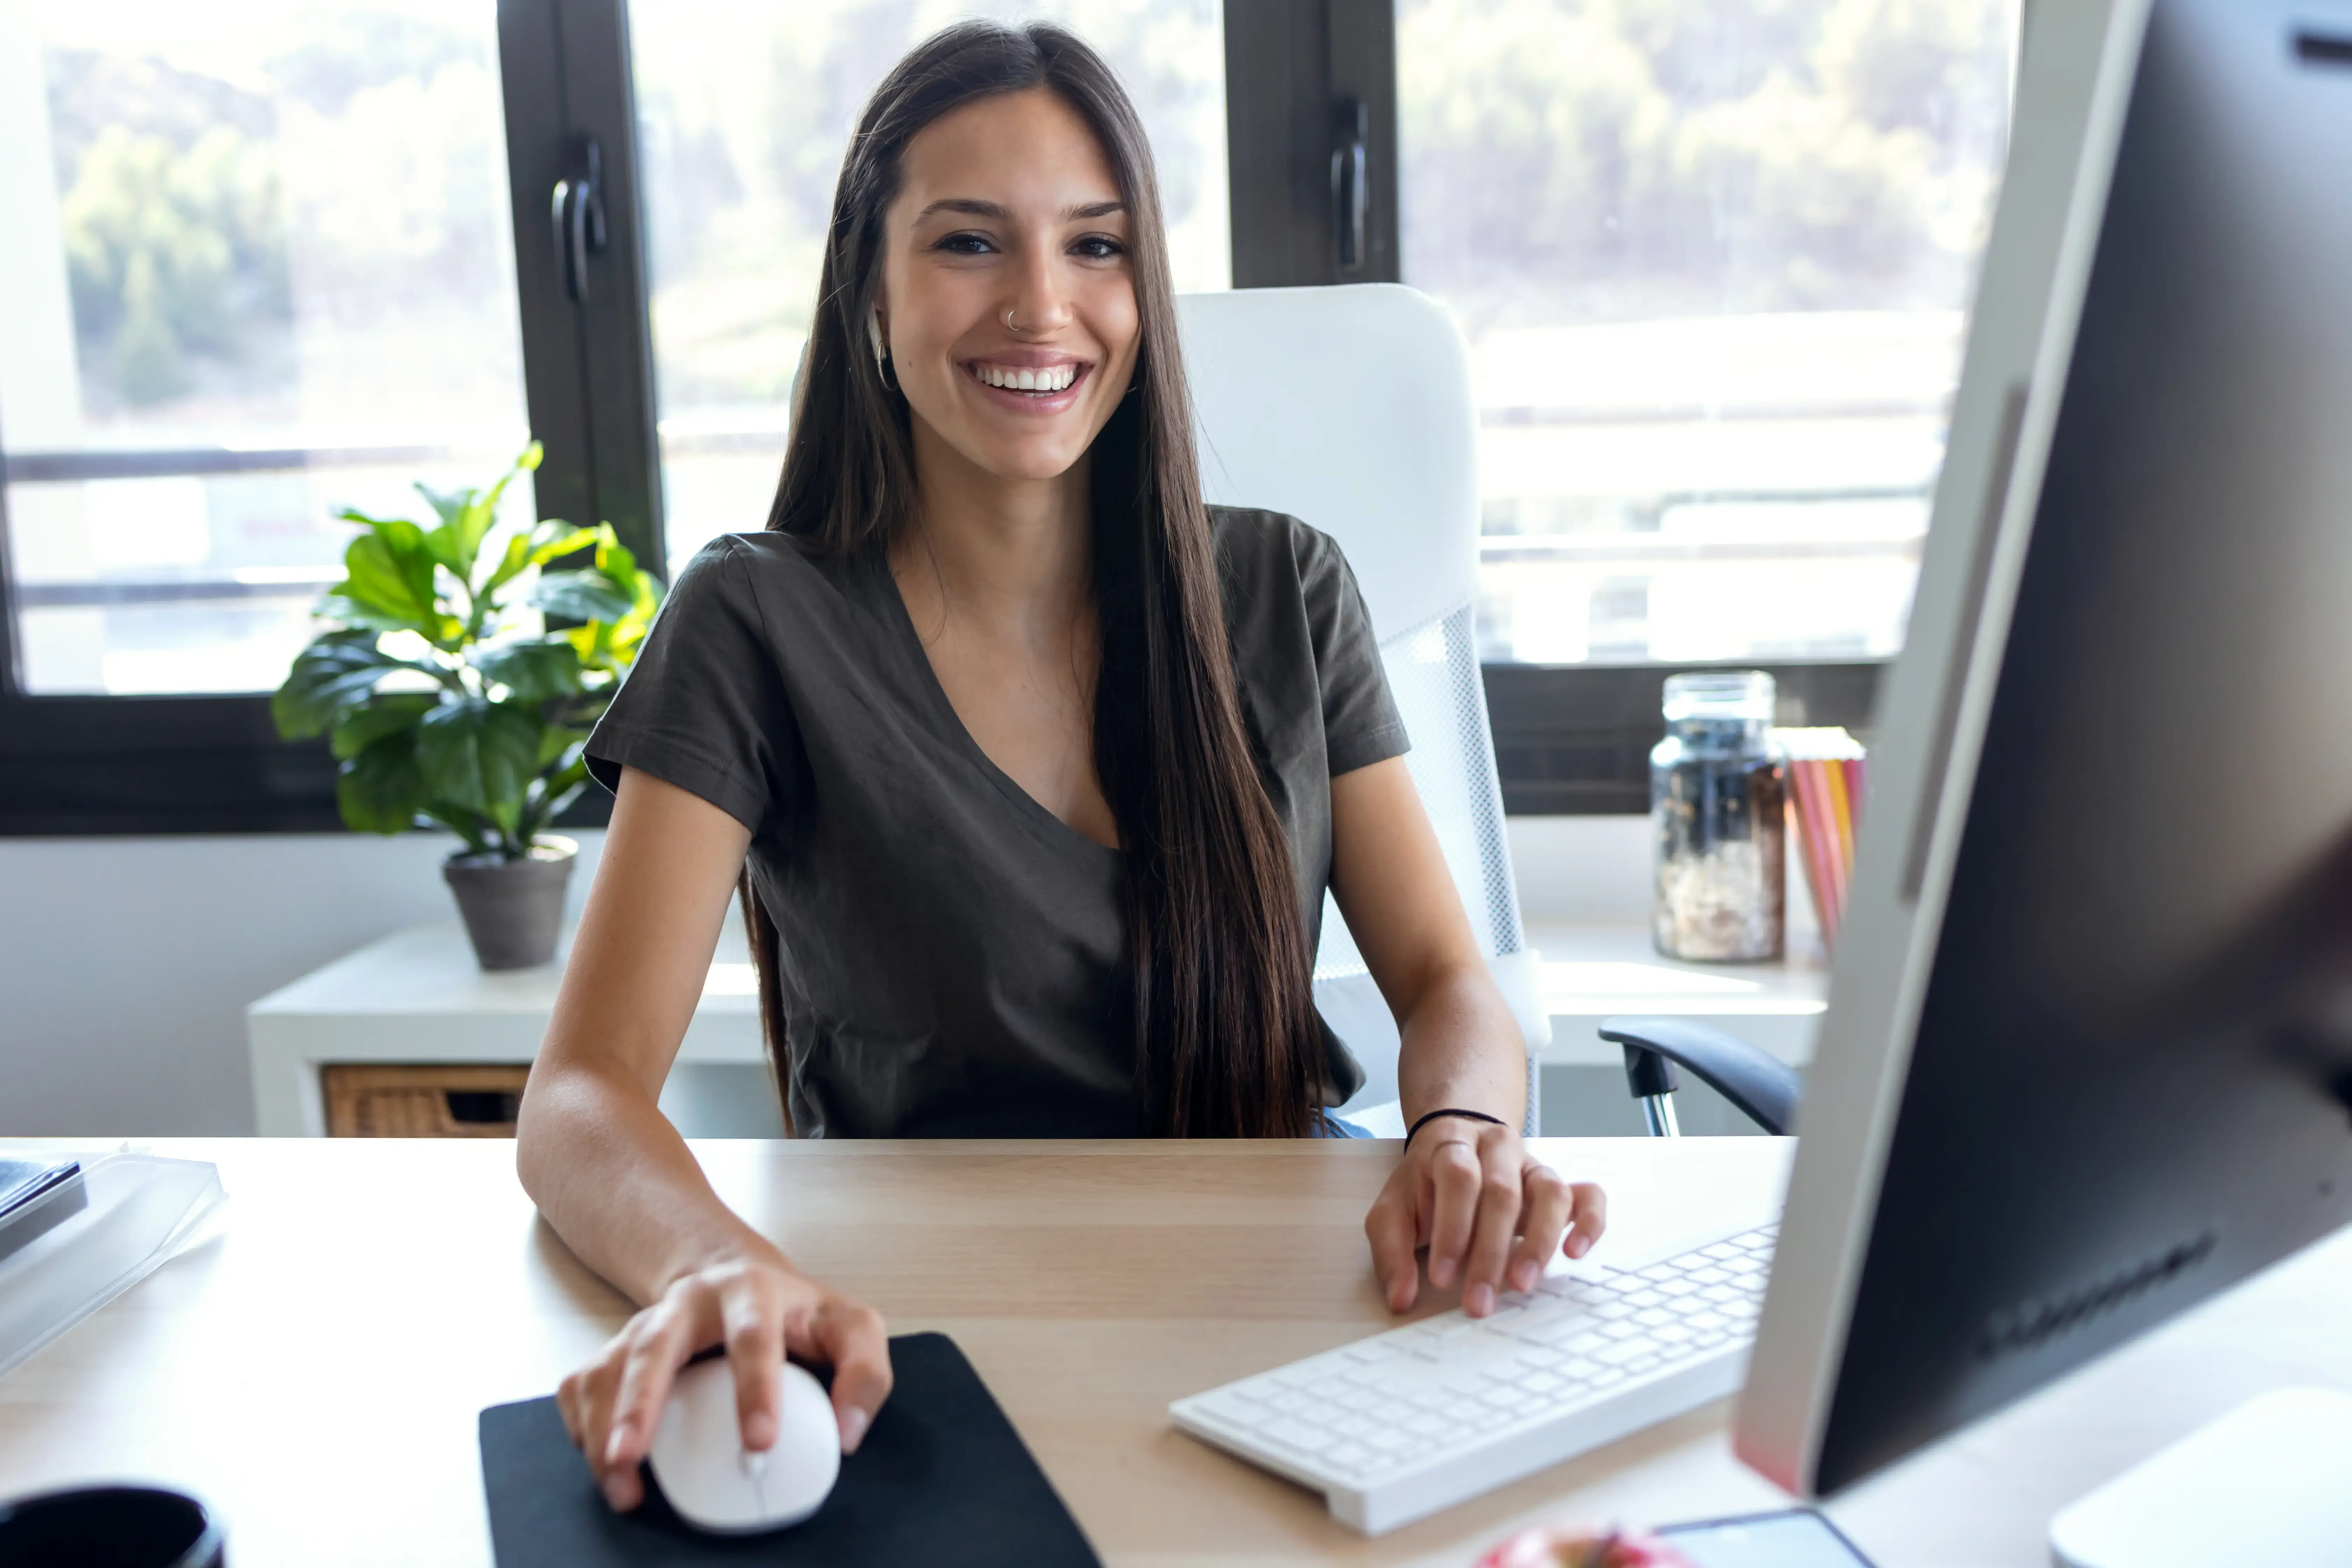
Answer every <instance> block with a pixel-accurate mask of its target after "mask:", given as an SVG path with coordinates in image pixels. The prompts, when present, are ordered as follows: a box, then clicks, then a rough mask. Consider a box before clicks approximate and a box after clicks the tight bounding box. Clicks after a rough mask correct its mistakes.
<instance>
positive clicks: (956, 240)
mask: <svg viewBox="0 0 2352 1568" xmlns="http://www.w3.org/2000/svg"><path fill="white" fill-rule="evenodd" d="M938 248H939V249H940V250H946V251H951V252H953V253H954V254H956V255H958V256H984V255H986V254H987V253H988V252H990V251H992V250H993V249H995V248H996V247H995V246H993V245H992V244H990V243H989V239H988V236H986V235H984V234H972V233H970V232H968V231H967V232H965V233H961V234H950V235H949V236H947V237H945V238H943V239H941V240H940V243H939V246H938Z"/></svg>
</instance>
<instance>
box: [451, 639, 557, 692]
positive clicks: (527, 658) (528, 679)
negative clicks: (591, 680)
mask: <svg viewBox="0 0 2352 1568" xmlns="http://www.w3.org/2000/svg"><path fill="white" fill-rule="evenodd" d="M474 668H477V669H478V670H480V671H481V672H482V679H485V680H490V681H495V682H497V683H498V684H499V685H501V686H505V687H508V688H509V689H511V690H512V691H513V693H514V700H516V701H518V702H545V701H547V700H550V699H551V698H556V697H568V696H570V695H571V694H572V693H573V692H575V691H577V690H579V689H580V655H579V654H578V653H577V652H575V651H573V649H572V645H571V644H570V643H567V642H560V641H559V642H517V643H508V644H506V645H505V646H504V647H494V648H491V649H489V650H488V652H485V653H480V654H477V655H476V656H475V658H474Z"/></svg>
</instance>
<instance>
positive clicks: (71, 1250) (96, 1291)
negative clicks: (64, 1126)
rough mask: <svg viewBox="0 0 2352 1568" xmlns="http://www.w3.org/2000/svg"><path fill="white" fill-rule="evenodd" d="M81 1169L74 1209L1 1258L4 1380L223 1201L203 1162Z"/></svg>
mask: <svg viewBox="0 0 2352 1568" xmlns="http://www.w3.org/2000/svg"><path fill="white" fill-rule="evenodd" d="M6 1153H7V1151H6V1150H5V1149H0V1156H5V1155H6ZM50 1158H53V1157H50ZM80 1164H81V1176H80V1182H81V1188H82V1204H81V1206H80V1208H79V1211H78V1212H74V1213H69V1214H68V1215H66V1216H65V1217H64V1218H62V1219H60V1220H58V1222H57V1223H55V1224H54V1225H50V1226H48V1227H47V1229H45V1230H43V1231H42V1232H41V1233H40V1234H39V1235H37V1236H35V1237H33V1238H32V1239H31V1240H29V1241H27V1242H26V1243H25V1244H24V1245H23V1246H21V1247H17V1248H16V1249H15V1250H14V1251H12V1252H10V1253H8V1254H7V1256H5V1258H0V1375H5V1374H6V1373H7V1372H8V1371H9V1370H10V1369H11V1368H13V1367H15V1366H16V1364H17V1363H19V1362H22V1361H23V1360H25V1359H26V1357H27V1356H30V1355H31V1354H32V1353H33V1352H35V1351H37V1350H39V1349H40V1348H41V1347H42V1346H43V1345H45V1344H47V1343H48V1342H50V1341H51V1340H53V1339H56V1338H57V1337H58V1335H59V1334H62V1333H64V1332H65V1331H67V1330H68V1329H70V1328H72V1327H73V1326H74V1325H75V1324H76V1323H79V1322H80V1321H82V1320H83V1319H84V1318H87V1317H89V1315H90V1314H91V1313H92V1312H95V1311H97V1310H99V1309H100V1307H103V1306H105V1305H106V1304H107V1303H108V1302H109V1301H111V1300H114V1299H115V1298H116V1297H117V1296H120V1295H121V1294H122V1293H123V1292H124V1291H125V1290H128V1289H131V1287H132V1286H133V1285H136V1284H138V1283H139V1281H141V1280H142V1279H145V1278H147V1276H148V1275H150V1274H152V1273H153V1272H154V1271H155V1270H156V1268H159V1267H161V1266H162V1265H163V1263H164V1262H166V1261H168V1260H169V1259H170V1258H172V1256H173V1254H175V1253H177V1252H178V1251H179V1250H180V1249H181V1248H182V1247H185V1246H186V1245H187V1244H188V1242H189V1241H190V1240H191V1239H192V1238H194V1237H195V1235H196V1234H197V1233H198V1231H199V1230H201V1229H202V1228H203V1226H204V1225H205V1221H206V1220H208V1219H210V1218H211V1217H212V1215H213V1214H214V1213H215V1211H216V1210H217V1209H218V1208H219V1207H220V1206H221V1205H222V1204H223V1203H225V1202H226V1201H227V1196H228V1194H226V1193H225V1192H224V1191H222V1189H221V1180H220V1172H219V1170H218V1169H217V1168H215V1166H213V1165H211V1164H208V1163H205V1162H204V1161H201V1160H167V1159H163V1158H162V1157H160V1156H158V1155H153V1154H141V1153H135V1152H130V1151H128V1150H125V1151H121V1152H116V1153H110V1154H98V1155H85V1156H82V1157H81V1159H80Z"/></svg>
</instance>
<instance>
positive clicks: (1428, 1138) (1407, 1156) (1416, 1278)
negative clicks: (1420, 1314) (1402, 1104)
mask: <svg viewBox="0 0 2352 1568" xmlns="http://www.w3.org/2000/svg"><path fill="white" fill-rule="evenodd" d="M1608 1206H1609V1205H1608V1200H1607V1198H1606V1197H1605V1196H1604V1195H1603V1194H1602V1193H1601V1189H1600V1188H1599V1187H1598V1186H1596V1185H1594V1184H1592V1183H1591V1182H1574V1183H1570V1182H1568V1181H1566V1180H1563V1179H1562V1178H1561V1176H1560V1175H1559V1173H1558V1172H1556V1171H1554V1170H1553V1169H1552V1168H1551V1167H1550V1166H1549V1165H1547V1164H1545V1163H1543V1162H1542V1161H1540V1160H1538V1159H1537V1158H1536V1157H1535V1156H1534V1155H1532V1154H1530V1153H1528V1150H1527V1145H1526V1144H1524V1143H1522V1142H1520V1141H1519V1135H1518V1133H1517V1131H1513V1130H1512V1129H1510V1128H1508V1127H1497V1126H1496V1125H1494V1124H1492V1123H1490V1122H1484V1121H1471V1120H1469V1119H1468V1118H1467V1117H1461V1116H1441V1117H1439V1118H1438V1119H1437V1120H1435V1121H1431V1122H1429V1123H1428V1124H1426V1125H1425V1126H1423V1128H1422V1130H1421V1134H1420V1136H1418V1137H1416V1138H1414V1139H1412V1141H1411V1142H1408V1143H1407V1144H1406V1145H1405V1151H1404V1158H1403V1160H1402V1161H1401V1162H1399V1163H1398V1165H1397V1168H1396V1169H1395V1171H1394V1172H1392V1173H1391V1174H1390V1176H1389V1180H1388V1185H1386V1186H1385V1187H1382V1188H1381V1195H1380V1196H1379V1197H1378V1198H1376V1199H1374V1200H1373V1202H1372V1210H1371V1213H1370V1214H1368V1215H1365V1216H1364V1235H1365V1237H1367V1238H1368V1239H1369V1240H1370V1242H1371V1244H1372V1271H1373V1272H1374V1273H1376V1274H1377V1275H1379V1276H1380V1280H1381V1291H1382V1292H1383V1293H1384V1294H1385V1295H1386V1296H1387V1297H1388V1302H1389V1310H1391V1311H1392V1312H1402V1311H1404V1310H1407V1309H1408V1308H1410V1307H1411V1306H1412V1303H1413V1298H1414V1297H1416V1296H1417V1295H1419V1294H1420V1293H1421V1268H1420V1266H1419V1264H1418V1262H1417V1261H1416V1260H1415V1258H1414V1257H1413V1254H1414V1252H1415V1251H1416V1250H1418V1249H1419V1248H1421V1247H1428V1248H1429V1282H1430V1284H1431V1285H1433V1286H1434V1287H1435V1288H1437V1289H1441V1290H1444V1289H1449V1288H1451V1287H1452V1286H1453V1285H1454V1283H1456V1282H1457V1281H1459V1282H1460V1284H1461V1286H1462V1310H1464V1311H1465V1312H1467V1313H1469V1314H1470V1315H1471V1316H1472V1317H1474V1318H1483V1317H1485V1316H1486V1314H1487V1313H1489V1312H1491V1311H1493V1310H1495V1298H1496V1293H1497V1292H1498V1291H1502V1290H1532V1289H1535V1285H1536V1281H1537V1280H1538V1279H1541V1278H1542V1277H1543V1271H1544V1265H1545V1264H1547V1263H1549V1261H1550V1260H1551V1257H1552V1254H1553V1253H1555V1252H1565V1253H1566V1254H1567V1255H1568V1256H1569V1257H1570V1258H1581V1257H1583V1256H1584V1255H1585V1254H1586V1253H1587V1252H1589V1251H1591V1249H1592V1244H1593V1243H1594V1242H1596V1241H1598V1240H1600V1239H1601V1231H1602V1229H1603V1228H1604V1227H1605V1226H1607V1224H1608Z"/></svg>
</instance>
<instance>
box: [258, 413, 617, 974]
mask: <svg viewBox="0 0 2352 1568" xmlns="http://www.w3.org/2000/svg"><path fill="white" fill-rule="evenodd" d="M539 459H540V447H539V444H538V443H537V442H533V443H532V444H531V445H530V447H528V448H527V449H526V450H525V451H524V452H523V454H522V456H521V457H520V458H517V459H516V462H515V465H514V467H513V468H511V469H509V471H508V472H507V474H506V475H505V477H503V478H501V479H499V481H498V482H497V483H496V484H494V485H491V486H490V487H489V488H488V489H460V490H453V491H448V492H446V493H445V492H441V491H436V490H434V489H428V488H426V487H425V486H424V485H422V484H420V485H418V486H417V487H416V488H417V489H418V491H419V492H420V493H421V494H423V496H424V497H425V500H427V501H428V502H430V503H431V505H432V509H433V511H434V514H435V516H436V518H437V519H438V521H437V522H436V524H435V525H434V526H432V527H429V528H428V527H425V526H423V525H420V524H418V523H415V522H412V521H407V520H405V519H402V518H378V517H370V516H368V515H367V514H365V513H364V512H360V511H355V510H345V511H344V512H342V513H341V517H342V519H343V521H347V522H352V523H357V524H358V525H360V527H361V528H362V530H363V531H362V533H361V534H360V536H359V537H358V538H357V539H355V540H353V541H352V544H351V548H350V549H349V550H347V551H346V552H344V554H343V567H344V573H345V575H344V578H343V580H342V581H341V583H338V584H335V585H334V586H333V587H332V588H330V589H329V590H328V591H327V594H326V596H325V597H324V598H322V599H321V600H320V603H319V609H318V614H319V616H320V618H321V619H322V620H324V621H326V622H327V623H329V624H328V626H327V629H326V630H324V631H322V632H320V634H319V636H318V637H316V638H314V639H313V640H312V641H311V643H310V646H309V647H306V648H304V649H303V650H302V652H301V654H300V655H299V656H298V657H297V658H295V660H294V668H293V669H292V671H291V672H290V673H289V674H288V676H287V677H286V683H285V684H284V685H283V686H281V687H279V688H278V694H277V696H276V698H275V699H274V700H272V703H271V711H272V713H273V715H274V716H275V718H276V719H277V721H278V733H279V734H281V735H284V736H286V737H288V738H289V739H296V738H300V737H305V736H311V735H318V734H320V733H324V734H325V735H327V736H328V738H329V743H330V745H331V747H332V749H333V751H334V754H335V757H336V759H337V761H338V762H339V763H340V764H341V766H340V771H339V773H338V776H337V778H336V783H335V798H336V803H337V805H339V806H340V807H341V812H342V817H343V821H344V822H345V823H346V824H348V825H349V826H352V828H355V829H357V830H359V831H361V832H363V833H403V832H406V831H407V830H408V829H410V828H412V827H419V826H441V827H445V828H447V829H448V830H449V831H450V832H452V833H455V834H456V835H457V837H459V838H460V839H462V840H464V843H463V845H462V846H461V847H459V848H458V849H457V851H456V852H455V853H453V854H452V855H451V856H450V857H449V858H448V859H447V861H446V863H445V864H444V866H443V868H442V874H443V876H444V877H445V878H446V879H447V880H448V883H449V886H450V888H451V889H453V890H454V891H455V892H456V894H457V907H458V910H459V911H460V912H461V913H462V914H463V915H464V916H465V920H466V930H467V934H468V935H469V936H471V937H472V939H473V942H474V952H475V955H476V956H477V957H478V959H479V960H480V961H481V964H482V967H483V968H485V969H520V968H528V967H530V965H532V964H538V963H547V962H548V961H549V960H550V959H551V958H552V957H553V956H554V953H555V939H556V935H557V932H558V931H559V929H560V928H561V925H562V917H563V895H564V889H565V885H566V884H567V883H568V882H569V881H570V879H571V876H572V858H573V857H574V855H576V854H577V852H578V849H579V846H578V845H577V844H575V843H573V842H572V840H570V839H568V838H563V837H557V836H555V835H553V834H551V833H549V832H548V831H547V827H548V825H549V824H550V823H551V822H552V821H553V820H554V818H555V815H556V813H558V812H560V811H562V809H563V807H564V806H565V805H568V804H569V803H570V802H571V801H572V798H573V797H574V796H576V795H578V794H579V793H580V791H581V790H582V788H583V787H584V786H585V785H586V784H587V782H588V765H587V762H586V760H585V759H584V758H583V755H582V750H583V746H584V745H585V743H586V742H587V739H588V731H589V729H590V727H591V726H593V724H594V723H595V721H596V720H597V718H598V717H599V716H600V715H601V714H603V712H604V708H605V706H606V704H608V703H609V702H610V701H611V700H612V697H613V692H614V689H616V688H617V687H618V686H619V685H620V682H621V678H622V676H623V675H624V674H625V673H626V672H627V670H628V667H629V664H630V662H631V661H632V660H633V659H635V658H636V653H637V647H638V645H639V644H640V643H641V642H642V641H643V640H644V638H645V634H646V626H648V625H649V624H650V623H651V621H652V619H653V615H654V610H655V608H656V606H657V605H659V603H660V599H661V587H660V584H659V583H658V582H657V581H656V579H655V577H654V576H653V574H651V573H649V572H646V571H645V570H643V569H642V568H640V567H639V566H638V565H637V562H636V557H635V555H633V554H632V553H630V552H629V551H627V550H626V549H625V548H623V546H622V545H621V543H620V542H619V541H618V540H617V539H615V538H614V534H613V529H612V525H611V524H609V523H599V524H598V525H597V526H595V527H594V528H574V527H572V525H571V524H569V523H565V522H559V521H553V520H549V521H542V522H539V523H536V524H531V525H528V526H508V527H501V526H500V525H499V518H498V509H499V499H500V498H501V497H502V496H503V495H504V494H505V493H506V489H507V486H508V485H509V483H510V482H512V480H513V479H514V478H515V476H516V475H517V474H521V473H527V472H529V471H530V470H531V469H533V468H538V467H539ZM574 557H581V558H583V559H584V560H585V561H586V564H581V565H572V564H570V563H571V562H572V558H574ZM559 563H562V565H563V567H564V569H557V568H558V567H559Z"/></svg>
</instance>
